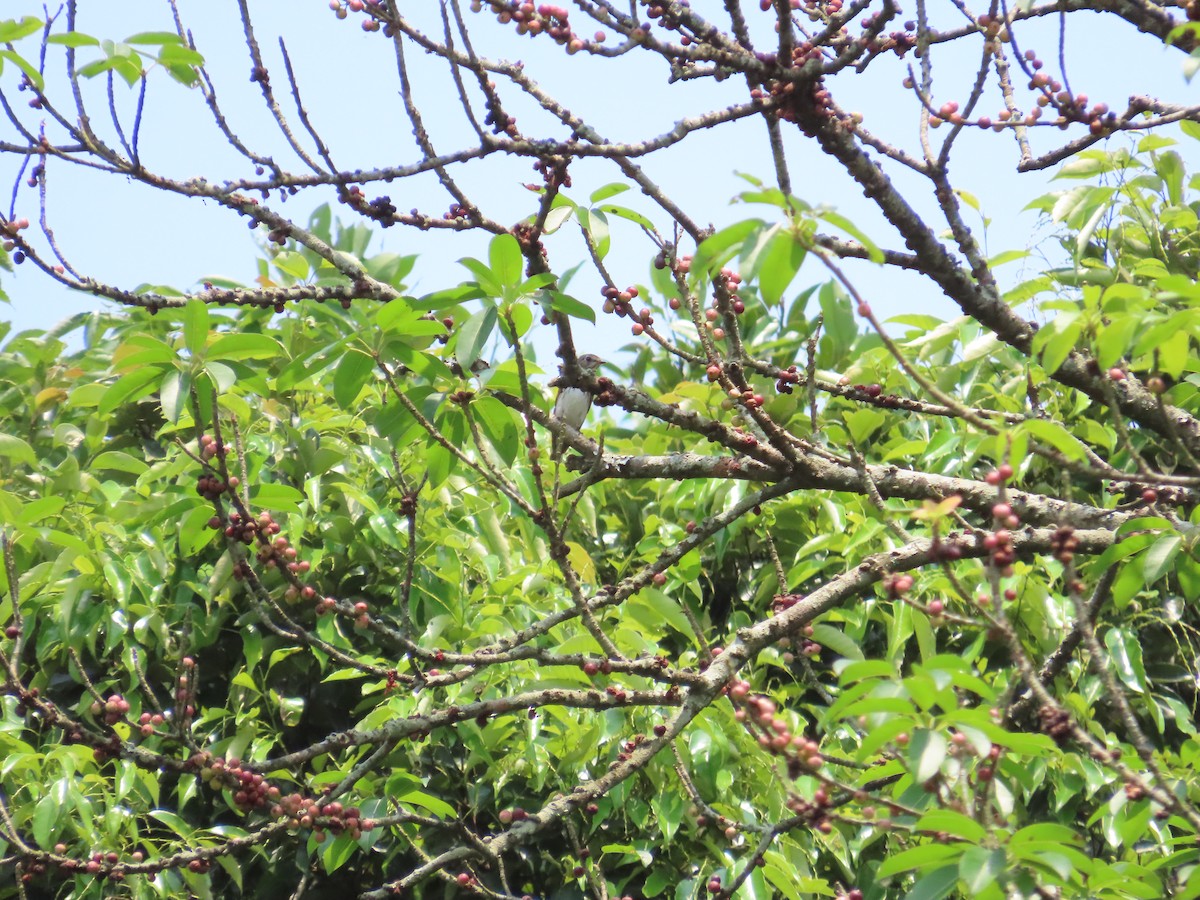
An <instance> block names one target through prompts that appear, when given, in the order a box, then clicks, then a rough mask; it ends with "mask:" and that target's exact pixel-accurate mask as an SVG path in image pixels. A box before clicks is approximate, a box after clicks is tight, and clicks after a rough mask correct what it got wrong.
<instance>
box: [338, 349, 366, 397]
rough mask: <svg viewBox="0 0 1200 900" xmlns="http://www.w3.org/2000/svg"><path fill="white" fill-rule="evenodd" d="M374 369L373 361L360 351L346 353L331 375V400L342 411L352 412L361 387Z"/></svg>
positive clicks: (350, 350) (351, 350)
mask: <svg viewBox="0 0 1200 900" xmlns="http://www.w3.org/2000/svg"><path fill="white" fill-rule="evenodd" d="M374 369H375V360H374V359H372V358H371V357H370V356H368V355H367V354H366V353H363V352H362V351H360V350H355V349H353V348H351V349H349V350H347V351H346V355H345V356H343V357H342V359H341V361H340V362H339V363H338V366H337V370H336V371H335V372H334V375H333V399H334V401H335V402H336V403H337V405H338V406H340V407H341V408H342V409H347V410H353V409H355V408H356V407H355V406H354V401H355V400H357V399H358V395H359V393H360V392H361V391H362V389H363V385H365V384H366V383H367V379H368V378H370V377H371V373H372V372H373V371H374Z"/></svg>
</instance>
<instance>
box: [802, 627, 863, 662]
mask: <svg viewBox="0 0 1200 900" xmlns="http://www.w3.org/2000/svg"><path fill="white" fill-rule="evenodd" d="M812 639H813V640H814V641H816V642H817V643H818V644H821V645H822V646H824V647H828V648H829V649H830V650H833V651H834V652H835V653H838V654H840V655H841V656H844V657H846V658H847V659H855V660H861V659H862V658H863V652H862V648H861V647H859V646H858V644H857V643H856V642H855V641H854V639H853V638H851V637H849V636H848V635H847V634H846V633H845V632H844V631H839V630H838V629H836V628H834V627H833V626H832V625H826V624H825V623H823V622H818V623H817V624H815V625H813V626H812Z"/></svg>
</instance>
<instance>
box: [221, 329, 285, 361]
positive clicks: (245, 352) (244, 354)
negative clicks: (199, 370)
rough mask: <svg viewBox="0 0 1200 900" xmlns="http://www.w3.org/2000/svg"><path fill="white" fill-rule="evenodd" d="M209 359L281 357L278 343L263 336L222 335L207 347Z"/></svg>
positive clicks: (280, 348) (247, 333)
mask: <svg viewBox="0 0 1200 900" xmlns="http://www.w3.org/2000/svg"><path fill="white" fill-rule="evenodd" d="M206 355H207V357H208V358H209V359H234V360H237V359H273V358H274V357H276V356H282V355H283V346H282V345H281V344H280V343H279V341H277V340H275V339H274V338H272V337H269V336H267V335H265V334H252V333H249V332H239V333H236V334H223V335H221V336H220V337H218V338H217V339H216V340H215V341H213V342H212V344H210V345H209V347H208V352H207V354H206Z"/></svg>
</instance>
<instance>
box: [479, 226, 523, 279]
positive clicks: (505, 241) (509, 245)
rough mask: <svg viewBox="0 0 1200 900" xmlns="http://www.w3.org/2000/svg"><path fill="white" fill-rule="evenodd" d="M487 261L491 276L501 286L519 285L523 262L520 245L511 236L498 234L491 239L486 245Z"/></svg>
mask: <svg viewBox="0 0 1200 900" xmlns="http://www.w3.org/2000/svg"><path fill="white" fill-rule="evenodd" d="M488 261H489V262H490V263H491V269H492V274H493V275H494V276H495V277H496V280H497V281H499V282H500V284H501V285H503V286H504V287H515V286H516V285H518V284H520V283H521V273H522V269H523V268H524V262H525V261H524V259H523V258H522V256H521V245H520V244H518V243H517V239H516V238H515V237H513V236H512V235H511V234H507V233H505V234H498V235H496V236H495V237H494V238H492V242H491V244H489V245H488Z"/></svg>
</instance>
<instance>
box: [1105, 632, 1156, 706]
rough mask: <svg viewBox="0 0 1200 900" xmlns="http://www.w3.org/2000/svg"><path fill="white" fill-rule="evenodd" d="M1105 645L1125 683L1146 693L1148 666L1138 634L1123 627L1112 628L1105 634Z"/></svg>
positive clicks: (1119, 675)
mask: <svg viewBox="0 0 1200 900" xmlns="http://www.w3.org/2000/svg"><path fill="white" fill-rule="evenodd" d="M1104 646H1105V647H1107V648H1108V654H1109V659H1110V660H1111V661H1112V665H1113V668H1115V669H1116V670H1117V676H1118V677H1119V678H1120V679H1121V681H1122V682H1123V683H1124V685H1125V686H1126V687H1127V688H1129V689H1130V690H1131V691H1133V692H1134V693H1136V694H1144V693H1146V690H1147V688H1146V668H1145V666H1144V665H1143V664H1142V645H1141V642H1140V641H1139V640H1138V637H1137V635H1135V634H1132V633H1131V632H1129V631H1126V630H1125V629H1123V628H1110V629H1109V630H1108V631H1107V632H1106V633H1105V635H1104Z"/></svg>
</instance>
